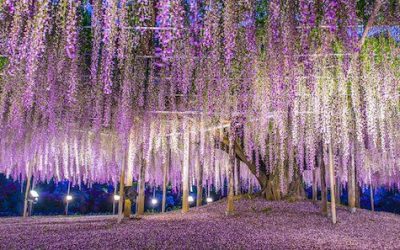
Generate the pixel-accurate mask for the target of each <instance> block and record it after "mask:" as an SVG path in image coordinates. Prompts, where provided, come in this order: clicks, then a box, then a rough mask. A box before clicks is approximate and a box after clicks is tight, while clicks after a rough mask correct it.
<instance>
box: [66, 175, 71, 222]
mask: <svg viewBox="0 0 400 250" xmlns="http://www.w3.org/2000/svg"><path fill="white" fill-rule="evenodd" d="M70 191H71V181H68V189H67V197H68V196H69V193H70ZM67 197H66V198H65V201H66V204H65V215H67V216H68V208H69V200H68V198H67Z"/></svg>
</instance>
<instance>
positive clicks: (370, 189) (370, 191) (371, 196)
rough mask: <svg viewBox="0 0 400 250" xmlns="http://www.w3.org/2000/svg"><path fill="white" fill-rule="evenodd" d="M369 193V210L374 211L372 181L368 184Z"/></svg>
mask: <svg viewBox="0 0 400 250" xmlns="http://www.w3.org/2000/svg"><path fill="white" fill-rule="evenodd" d="M369 195H370V197H369V198H370V201H371V210H372V211H375V202H374V186H373V185H372V183H371V184H370V185H369Z"/></svg>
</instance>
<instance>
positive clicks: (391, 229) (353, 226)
mask: <svg viewBox="0 0 400 250" xmlns="http://www.w3.org/2000/svg"><path fill="white" fill-rule="evenodd" d="M225 205H226V203H225V202H224V201H220V202H215V203H213V204H210V205H207V206H203V207H201V208H193V209H191V211H190V212H189V213H188V214H184V215H183V214H181V213H180V212H170V213H167V214H155V215H147V216H145V217H144V218H143V219H141V220H126V221H124V222H123V223H122V224H120V225H118V224H117V223H116V217H112V216H91V217H68V218H66V217H32V218H28V219H22V218H3V219H0V249H50V248H51V249H143V248H145V249H228V248H229V249H293V248H303V249H310V248H313V249H315V248H317V249H320V248H323V249H332V248H334V249H400V216H399V215H395V214H389V213H381V212H379V213H378V212H375V213H374V212H370V211H366V210H358V211H357V213H355V214H351V213H350V212H348V211H347V210H346V209H345V208H339V209H338V224H337V225H333V224H331V223H330V220H329V218H326V217H323V216H322V215H321V214H320V212H319V207H318V206H316V205H314V204H313V203H311V202H308V201H306V202H296V203H288V202H267V201H265V200H262V199H252V200H248V199H241V200H238V201H236V202H235V206H236V210H237V212H236V214H235V215H233V216H229V217H227V216H225V213H224V209H225Z"/></svg>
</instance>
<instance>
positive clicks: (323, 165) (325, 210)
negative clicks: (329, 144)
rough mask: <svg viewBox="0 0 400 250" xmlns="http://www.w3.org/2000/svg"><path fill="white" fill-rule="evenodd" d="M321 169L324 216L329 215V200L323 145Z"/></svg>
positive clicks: (320, 154) (320, 157)
mask: <svg viewBox="0 0 400 250" xmlns="http://www.w3.org/2000/svg"><path fill="white" fill-rule="evenodd" d="M318 159H319V167H320V178H321V203H322V206H321V212H322V214H323V215H327V214H328V199H327V189H326V174H325V172H326V171H325V170H326V168H325V161H324V147H323V145H322V143H321V146H320V152H319V157H318Z"/></svg>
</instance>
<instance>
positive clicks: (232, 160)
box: [226, 128, 235, 215]
mask: <svg viewBox="0 0 400 250" xmlns="http://www.w3.org/2000/svg"><path fill="white" fill-rule="evenodd" d="M232 130H233V128H231V131H232ZM228 164H229V166H228V204H227V208H226V214H227V215H230V214H233V212H234V210H235V208H234V204H233V199H234V195H235V191H234V181H235V180H234V176H233V172H234V168H235V137H234V134H233V133H232V132H230V135H229V163H228Z"/></svg>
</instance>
